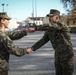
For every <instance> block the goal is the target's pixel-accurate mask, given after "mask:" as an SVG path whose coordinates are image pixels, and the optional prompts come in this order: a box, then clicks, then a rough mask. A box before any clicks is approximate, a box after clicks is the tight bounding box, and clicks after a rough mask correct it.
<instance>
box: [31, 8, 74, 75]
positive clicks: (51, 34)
mask: <svg viewBox="0 0 76 75" xmlns="http://www.w3.org/2000/svg"><path fill="white" fill-rule="evenodd" d="M58 12H59V11H58V10H54V9H52V10H51V11H50V15H51V14H57V13H58ZM48 41H50V42H51V43H52V46H53V48H54V50H55V69H56V75H73V71H74V50H73V47H72V43H71V39H70V31H69V29H68V27H67V26H66V25H63V24H61V23H59V22H52V23H50V24H49V29H48V30H47V31H46V32H45V33H44V36H43V37H42V38H41V39H40V40H39V41H38V42H36V43H35V44H34V45H33V46H32V47H31V49H32V50H33V51H35V50H37V49H39V48H40V47H42V46H43V45H44V44H46V43H47V42H48Z"/></svg>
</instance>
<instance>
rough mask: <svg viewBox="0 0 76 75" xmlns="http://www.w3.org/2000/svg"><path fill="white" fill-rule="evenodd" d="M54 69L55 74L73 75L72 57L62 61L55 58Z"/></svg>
mask: <svg viewBox="0 0 76 75" xmlns="http://www.w3.org/2000/svg"><path fill="white" fill-rule="evenodd" d="M55 69H56V75H73V72H74V57H72V58H70V59H68V60H66V61H62V62H61V61H60V60H57V61H56V60H55Z"/></svg>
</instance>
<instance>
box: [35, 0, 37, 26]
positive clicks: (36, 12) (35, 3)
mask: <svg viewBox="0 0 76 75" xmlns="http://www.w3.org/2000/svg"><path fill="white" fill-rule="evenodd" d="M35 14H36V25H37V4H36V0H35Z"/></svg>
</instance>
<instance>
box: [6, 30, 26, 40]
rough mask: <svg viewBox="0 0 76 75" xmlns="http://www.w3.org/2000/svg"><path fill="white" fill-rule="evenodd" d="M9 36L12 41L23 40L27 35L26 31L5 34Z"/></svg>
mask: <svg viewBox="0 0 76 75" xmlns="http://www.w3.org/2000/svg"><path fill="white" fill-rule="evenodd" d="M5 33H6V35H7V36H9V37H10V39H11V40H17V39H20V38H22V37H23V36H26V35H27V32H26V31H25V30H23V31H16V32H5Z"/></svg>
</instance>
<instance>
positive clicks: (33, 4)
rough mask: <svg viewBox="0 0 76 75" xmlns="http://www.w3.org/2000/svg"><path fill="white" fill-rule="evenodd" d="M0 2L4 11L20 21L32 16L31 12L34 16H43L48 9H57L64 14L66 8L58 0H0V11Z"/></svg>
mask: <svg viewBox="0 0 76 75" xmlns="http://www.w3.org/2000/svg"><path fill="white" fill-rule="evenodd" d="M2 4H4V12H7V14H8V15H9V16H10V17H11V18H15V19H17V21H20V22H22V21H24V20H26V19H27V18H28V17H32V13H33V12H34V17H45V16H46V15H47V14H48V13H49V12H50V9H58V10H59V11H60V12H61V14H62V13H65V14H66V9H65V8H64V7H63V4H62V3H61V2H60V0H0V12H3V6H2ZM35 9H36V10H35Z"/></svg>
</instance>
